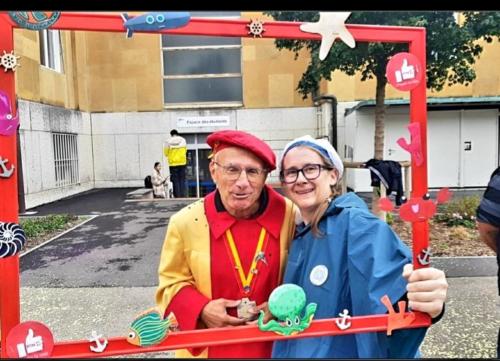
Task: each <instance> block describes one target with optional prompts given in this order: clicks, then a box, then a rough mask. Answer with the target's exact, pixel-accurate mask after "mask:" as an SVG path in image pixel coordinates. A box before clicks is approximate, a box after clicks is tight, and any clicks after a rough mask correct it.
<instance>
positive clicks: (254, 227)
mask: <svg viewBox="0 0 500 361" xmlns="http://www.w3.org/2000/svg"><path fill="white" fill-rule="evenodd" d="M266 191H267V197H261V202H262V201H263V203H267V205H266V204H263V205H262V206H261V208H264V209H263V212H262V213H260V214H259V215H257V216H256V217H255V218H253V219H242V220H237V219H236V218H234V217H232V216H231V215H230V214H229V213H227V212H226V211H225V210H224V209H223V207H222V208H221V202H220V199H219V200H216V192H212V193H210V194H209V195H207V196H206V197H205V201H204V203H205V213H206V216H207V220H208V224H209V225H210V254H211V261H210V268H211V282H212V299H218V298H226V299H229V300H239V299H241V298H243V297H248V298H249V299H250V300H251V301H255V302H256V303H257V305H259V304H261V303H263V302H266V301H267V300H268V298H269V295H270V293H271V291H272V290H273V289H274V288H276V287H277V286H278V285H279V279H278V278H279V269H280V241H279V236H280V231H281V226H282V223H283V219H284V214H285V201H284V199H283V197H282V196H281V195H279V194H278V193H277V192H276V191H274V190H273V189H272V188H270V187H267V186H266V189H265V190H264V192H266ZM216 203H217V204H216ZM262 227H264V229H265V230H266V236H265V238H264V244H263V249H262V250H263V251H264V254H265V261H266V262H263V261H259V262H257V265H256V268H257V274H254V275H253V278H252V282H251V284H250V292H249V293H248V294H246V293H244V292H243V288H242V285H241V280H240V276H239V273H238V270H237V269H235V261H234V258H233V255H232V253H231V251H230V248H229V244H228V242H227V239H226V230H227V229H230V231H231V233H232V235H233V239H234V243H235V246H236V249H237V252H238V255H239V257H240V260H241V264H242V267H243V273H244V274H245V276H248V272H249V269H250V266H251V263H252V261H253V259H254V256H255V250H256V247H257V242H258V239H259V234H260V232H261V229H262ZM209 301H210V300H209V299H207V298H206V297H205V296H203V295H202V294H201V293H199V292H198V291H197V290H196V289H195V288H194V287H184V288H182V289H181V290H180V291H179V292H178V293H177V294H176V295H175V297H174V298H173V299H172V302H171V303H170V305H169V307H168V308H167V310H166V314H168V313H169V312H170V311H173V312H174V314H175V315H176V317H177V321H178V322H179V326H180V329H181V330H184V331H185V330H192V329H195V328H196V322H197V319H198V317H199V315H200V313H201V310H202V309H203V307H204V306H205V305H206V304H207V303H208V302H209ZM228 314H230V315H231V316H236V308H232V309H228ZM271 348H272V342H258V343H243V344H233V345H227V346H215V347H209V350H208V357H209V358H269V357H270V356H271ZM193 351H194V352H195V354H196V353H199V352H201V351H202V349H196V350H193Z"/></svg>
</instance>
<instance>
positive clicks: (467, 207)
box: [435, 196, 481, 228]
mask: <svg viewBox="0 0 500 361" xmlns="http://www.w3.org/2000/svg"><path fill="white" fill-rule="evenodd" d="M480 201H481V198H480V197H479V196H469V197H464V198H460V199H457V200H454V201H451V202H450V203H448V204H445V205H444V207H443V210H442V213H440V214H438V215H436V217H435V219H436V220H437V221H438V222H441V223H446V225H447V226H450V227H454V226H464V227H466V228H475V227H476V209H477V207H478V206H479V202H480Z"/></svg>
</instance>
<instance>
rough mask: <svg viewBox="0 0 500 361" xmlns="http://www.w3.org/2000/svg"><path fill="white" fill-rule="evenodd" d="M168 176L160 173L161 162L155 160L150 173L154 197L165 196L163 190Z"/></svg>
mask: <svg viewBox="0 0 500 361" xmlns="http://www.w3.org/2000/svg"><path fill="white" fill-rule="evenodd" d="M167 181H168V178H165V177H163V176H162V175H161V164H160V162H156V163H155V165H154V169H153V173H152V174H151V184H152V185H153V197H154V198H167V194H166V192H165V184H166V183H167Z"/></svg>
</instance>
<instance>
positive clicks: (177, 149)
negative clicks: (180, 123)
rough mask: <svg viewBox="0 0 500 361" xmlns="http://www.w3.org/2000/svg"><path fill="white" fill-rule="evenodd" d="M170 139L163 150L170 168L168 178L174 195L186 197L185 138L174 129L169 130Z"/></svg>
mask: <svg viewBox="0 0 500 361" xmlns="http://www.w3.org/2000/svg"><path fill="white" fill-rule="evenodd" d="M170 136H171V137H170V139H169V140H168V141H167V145H166V147H165V149H164V150H163V152H164V154H165V156H166V157H167V158H168V166H169V169H170V180H171V181H172V184H173V186H174V197H175V198H182V197H187V192H186V164H187V159H186V153H187V147H186V139H184V138H183V137H181V136H180V135H179V132H178V131H177V130H176V129H172V130H171V131H170Z"/></svg>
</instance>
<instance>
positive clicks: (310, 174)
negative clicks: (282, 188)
mask: <svg viewBox="0 0 500 361" xmlns="http://www.w3.org/2000/svg"><path fill="white" fill-rule="evenodd" d="M322 169H328V170H332V169H333V168H332V167H327V166H324V165H322V164H307V165H305V166H304V167H303V168H301V169H295V168H290V169H284V170H282V171H281V172H280V180H281V181H282V182H283V183H286V184H291V183H295V182H296V181H297V179H298V178H299V173H302V175H303V176H304V178H305V179H307V180H313V179H316V178H318V177H319V175H320V174H321V170H322Z"/></svg>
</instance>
